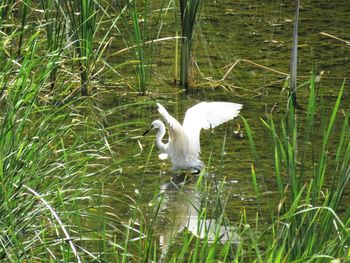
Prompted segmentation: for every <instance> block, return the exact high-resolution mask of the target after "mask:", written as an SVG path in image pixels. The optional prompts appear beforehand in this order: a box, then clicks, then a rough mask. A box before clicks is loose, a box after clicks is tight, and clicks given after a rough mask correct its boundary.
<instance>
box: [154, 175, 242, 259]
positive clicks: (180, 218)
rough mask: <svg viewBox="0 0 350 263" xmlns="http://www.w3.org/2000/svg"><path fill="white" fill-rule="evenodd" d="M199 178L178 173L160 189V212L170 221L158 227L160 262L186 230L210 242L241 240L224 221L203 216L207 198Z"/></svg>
mask: <svg viewBox="0 0 350 263" xmlns="http://www.w3.org/2000/svg"><path fill="white" fill-rule="evenodd" d="M198 176H201V175H195V174H184V173H182V174H176V175H173V176H172V178H171V180H170V181H169V182H168V183H166V184H163V185H162V186H161V192H162V194H163V202H162V204H161V208H160V213H161V215H162V217H163V218H165V219H166V220H169V221H170V222H168V223H167V224H165V225H164V224H163V225H162V226H160V227H159V228H158V230H159V243H160V247H161V249H162V255H161V258H160V261H162V259H163V258H164V257H165V255H166V254H167V252H168V250H169V248H170V246H171V244H172V243H174V241H176V238H177V234H178V233H181V232H183V231H185V230H187V231H189V232H191V233H192V234H193V235H195V236H197V237H198V238H200V239H203V238H205V237H207V238H208V241H209V242H213V241H214V240H216V241H217V240H218V238H219V239H220V242H221V243H225V242H227V241H230V242H237V240H238V238H237V236H233V233H232V232H231V231H230V229H229V228H228V227H227V226H225V225H224V224H221V222H217V221H216V220H215V219H209V218H208V217H203V216H201V202H202V198H204V197H202V195H201V191H200V190H198V189H197V187H196V183H197V180H198V178H199V177H198ZM204 176H206V175H204ZM206 177H208V176H206Z"/></svg>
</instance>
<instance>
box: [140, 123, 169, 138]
mask: <svg viewBox="0 0 350 263" xmlns="http://www.w3.org/2000/svg"><path fill="white" fill-rule="evenodd" d="M163 126H164V124H163V122H162V121H161V120H155V121H153V122H152V123H151V127H150V128H149V129H148V130H146V131H145V132H144V133H143V134H142V136H145V135H146V134H147V133H149V132H150V131H152V130H158V129H160V128H161V127H163Z"/></svg>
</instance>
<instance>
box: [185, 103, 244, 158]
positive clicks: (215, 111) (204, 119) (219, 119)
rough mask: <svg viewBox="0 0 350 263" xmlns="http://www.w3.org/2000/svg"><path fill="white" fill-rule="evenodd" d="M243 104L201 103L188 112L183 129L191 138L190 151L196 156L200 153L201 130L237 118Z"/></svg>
mask: <svg viewBox="0 0 350 263" xmlns="http://www.w3.org/2000/svg"><path fill="white" fill-rule="evenodd" d="M241 108H242V104H238V103H232V102H201V103H198V104H197V105H195V106H193V107H191V108H189V109H188V110H187V112H186V115H185V118H184V122H183V125H182V126H183V128H184V130H185V132H186V134H187V135H188V137H189V138H190V151H191V153H192V154H193V155H194V156H196V157H197V156H198V155H199V153H200V142H199V135H200V131H201V129H209V128H210V127H211V128H215V127H216V126H218V125H220V124H222V123H224V122H226V121H229V120H232V119H233V118H235V117H237V115H238V114H239V111H240V110H241Z"/></svg>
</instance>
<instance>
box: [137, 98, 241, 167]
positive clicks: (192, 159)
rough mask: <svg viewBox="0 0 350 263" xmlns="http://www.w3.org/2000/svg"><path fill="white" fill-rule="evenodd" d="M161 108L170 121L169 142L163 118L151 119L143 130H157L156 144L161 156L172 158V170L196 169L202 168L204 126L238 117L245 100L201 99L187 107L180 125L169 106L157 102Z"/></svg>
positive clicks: (215, 124)
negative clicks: (201, 133)
mask: <svg viewBox="0 0 350 263" xmlns="http://www.w3.org/2000/svg"><path fill="white" fill-rule="evenodd" d="M157 106H158V111H159V113H160V115H162V117H163V119H164V120H165V122H166V123H167V126H168V133H169V139H168V142H167V143H166V144H164V143H163V141H162V139H163V137H164V135H165V132H166V130H165V125H164V123H163V122H162V121H161V120H155V121H153V122H152V124H151V127H150V128H149V129H148V130H147V131H145V132H144V134H143V135H146V134H147V133H148V132H150V131H151V130H154V129H156V130H158V131H157V135H156V145H157V147H158V149H159V150H160V152H161V153H160V154H159V158H160V159H162V160H164V159H168V160H170V161H171V162H172V165H173V167H172V169H173V170H180V169H181V170H182V169H184V170H187V169H195V170H197V172H199V171H200V170H201V169H202V168H203V166H204V165H203V162H202V161H201V160H200V159H199V154H200V151H201V149H200V141H199V135H200V131H201V129H205V130H206V129H209V128H215V127H216V126H218V125H220V124H222V123H224V122H227V121H229V120H232V119H233V118H235V117H237V115H238V113H239V111H240V109H241V108H242V104H238V103H231V102H201V103H198V104H197V105H195V106H193V107H191V108H189V109H188V110H187V111H186V114H185V118H184V122H183V124H182V125H181V124H180V123H179V122H178V121H177V120H176V119H175V118H174V117H172V116H171V115H170V114H169V113H168V112H167V110H166V109H165V108H164V107H163V106H162V105H161V104H159V103H157Z"/></svg>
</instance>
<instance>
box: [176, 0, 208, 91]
mask: <svg viewBox="0 0 350 263" xmlns="http://www.w3.org/2000/svg"><path fill="white" fill-rule="evenodd" d="M202 4H203V1H201V0H180V15H181V36H182V38H181V64H180V85H181V86H182V87H183V88H185V89H186V90H188V88H189V77H190V74H191V55H192V41H193V35H194V28H195V25H196V22H197V20H198V18H199V15H200V12H201V8H202Z"/></svg>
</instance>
